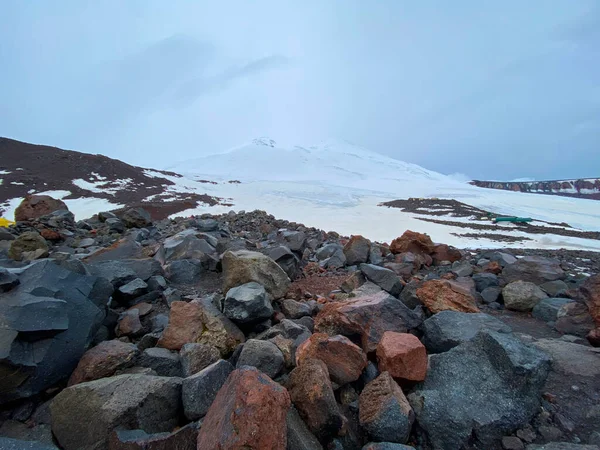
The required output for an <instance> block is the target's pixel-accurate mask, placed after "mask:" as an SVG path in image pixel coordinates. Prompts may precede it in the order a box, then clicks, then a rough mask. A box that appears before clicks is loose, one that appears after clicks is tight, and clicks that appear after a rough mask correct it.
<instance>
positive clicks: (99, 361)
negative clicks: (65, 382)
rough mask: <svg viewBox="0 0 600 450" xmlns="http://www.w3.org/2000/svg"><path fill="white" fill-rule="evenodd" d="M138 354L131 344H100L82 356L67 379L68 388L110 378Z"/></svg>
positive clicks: (116, 342)
mask: <svg viewBox="0 0 600 450" xmlns="http://www.w3.org/2000/svg"><path fill="white" fill-rule="evenodd" d="M138 353H139V351H138V348H137V347H136V346H135V345H133V344H126V343H125V342H121V341H117V340H113V341H104V342H101V343H100V344H98V345H97V346H96V347H94V348H92V349H90V350H88V351H87V352H85V353H84V354H83V356H82V358H81V359H80V360H79V364H77V367H76V368H75V370H74V371H73V373H72V374H71V378H69V386H73V385H74V384H79V383H83V382H85V381H93V380H98V379H99V378H106V377H111V376H113V375H114V374H115V372H116V371H117V370H119V369H123V368H125V367H127V366H128V365H130V364H132V363H133V360H134V358H135V357H136V355H137V354H138Z"/></svg>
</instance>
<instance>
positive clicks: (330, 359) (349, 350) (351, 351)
mask: <svg viewBox="0 0 600 450" xmlns="http://www.w3.org/2000/svg"><path fill="white" fill-rule="evenodd" d="M307 359H318V360H321V361H323V362H324V363H325V365H326V366H327V370H328V372H329V376H330V377H331V381H333V382H334V383H336V384H338V385H340V386H343V385H344V384H346V383H350V382H352V381H356V380H358V378H359V377H360V374H361V373H362V371H363V369H364V368H365V367H366V366H367V356H366V355H365V353H364V352H363V351H362V350H361V348H360V347H359V346H357V345H356V344H354V343H352V341H350V339H348V338H347V337H344V336H340V335H337V336H332V337H330V336H328V335H327V334H324V333H315V334H313V335H312V336H311V337H310V338H309V339H308V340H306V341H304V343H303V344H302V345H300V347H298V350H297V351H296V365H298V366H300V365H302V363H303V361H305V360H307Z"/></svg>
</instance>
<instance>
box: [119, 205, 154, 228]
mask: <svg viewBox="0 0 600 450" xmlns="http://www.w3.org/2000/svg"><path fill="white" fill-rule="evenodd" d="M121 220H122V221H123V223H124V224H125V226H126V227H127V228H144V227H148V226H150V225H152V218H151V217H150V214H149V213H148V211H146V210H145V209H144V208H131V209H128V210H126V211H125V212H124V213H122V214H121Z"/></svg>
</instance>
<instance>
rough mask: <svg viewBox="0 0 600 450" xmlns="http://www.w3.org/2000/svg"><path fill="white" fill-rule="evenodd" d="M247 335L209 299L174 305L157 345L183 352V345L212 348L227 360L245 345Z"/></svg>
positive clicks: (174, 303)
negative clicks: (236, 348)
mask: <svg viewBox="0 0 600 450" xmlns="http://www.w3.org/2000/svg"><path fill="white" fill-rule="evenodd" d="M244 340H245V338H244V333H242V332H241V330H240V329H239V328H238V327H237V326H236V325H235V324H234V323H233V322H231V321H230V320H229V319H228V318H227V317H225V316H224V315H223V314H222V313H221V312H220V311H219V310H218V309H217V308H216V307H215V306H214V305H213V304H212V302H211V299H210V298H203V299H200V300H192V301H191V302H189V303H186V302H177V301H176V302H173V303H171V314H170V316H169V325H168V326H167V328H166V329H165V331H164V332H163V334H162V336H161V338H160V339H159V341H158V344H157V345H158V346H159V347H164V348H168V349H170V350H180V349H181V347H183V345H184V344H187V343H194V342H196V343H200V344H211V345H214V346H215V347H217V348H218V349H219V351H220V352H221V355H223V356H227V355H228V354H230V353H231V352H232V351H233V350H234V349H235V347H236V346H237V345H238V344H240V343H242V342H244Z"/></svg>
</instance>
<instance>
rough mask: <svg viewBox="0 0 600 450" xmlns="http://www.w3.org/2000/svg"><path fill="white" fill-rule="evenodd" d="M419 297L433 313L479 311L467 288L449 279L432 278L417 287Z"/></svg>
mask: <svg viewBox="0 0 600 450" xmlns="http://www.w3.org/2000/svg"><path fill="white" fill-rule="evenodd" d="M417 297H419V300H421V302H423V304H424V305H425V306H426V307H427V308H428V309H429V311H431V312H432V313H433V314H436V313H439V312H440V311H446V310H450V311H458V312H467V313H476V312H479V308H477V306H476V305H475V298H474V297H473V295H471V293H470V292H469V290H468V289H467V288H465V287H464V286H461V285H460V284H459V283H456V282H453V281H448V280H430V281H426V282H425V283H423V286H421V287H420V288H419V289H417Z"/></svg>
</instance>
